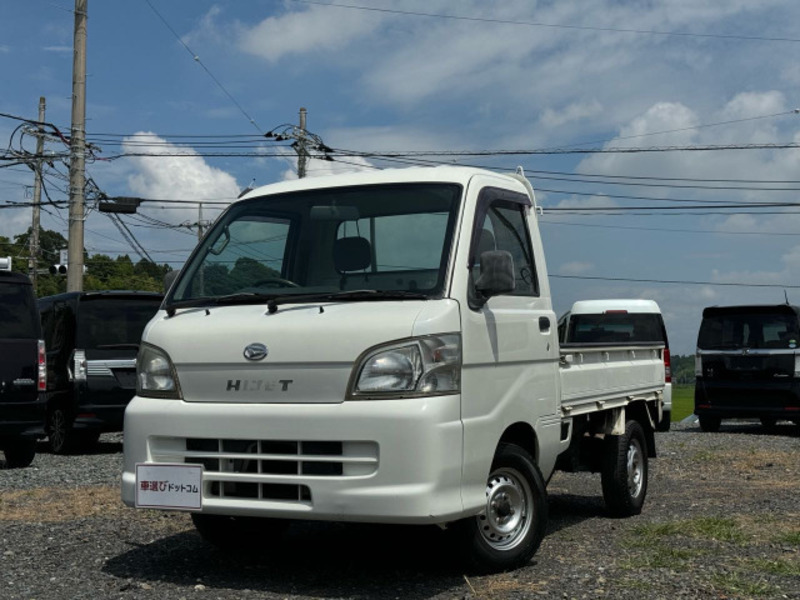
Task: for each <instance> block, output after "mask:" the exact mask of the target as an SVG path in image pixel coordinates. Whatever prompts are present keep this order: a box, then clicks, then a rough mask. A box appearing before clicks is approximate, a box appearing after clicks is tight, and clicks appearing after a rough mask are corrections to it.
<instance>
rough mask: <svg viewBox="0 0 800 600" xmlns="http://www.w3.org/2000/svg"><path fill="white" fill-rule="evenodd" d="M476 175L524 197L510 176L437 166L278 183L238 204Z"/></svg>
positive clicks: (463, 179) (464, 180)
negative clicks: (499, 182) (318, 191)
mask: <svg viewBox="0 0 800 600" xmlns="http://www.w3.org/2000/svg"><path fill="white" fill-rule="evenodd" d="M477 175H484V176H487V177H495V178H503V179H505V180H506V181H508V182H509V183H510V185H515V184H516V185H517V186H519V188H520V191H521V192H522V193H526V191H525V188H524V187H523V185H522V183H521V182H520V181H518V180H517V178H516V177H515V176H513V175H507V174H502V173H496V172H494V171H488V170H486V169H476V168H474V167H451V166H441V167H409V168H406V169H383V170H380V171H353V172H349V173H342V174H339V175H326V176H323V177H306V178H304V179H294V180H291V181H281V182H278V183H272V184H269V185H264V186H261V187H258V188H256V189H254V190H253V191H251V192H249V193H247V194H246V195H244V196H242V198H241V200H246V199H249V198H255V197H258V196H265V195H271V194H282V193H286V192H296V191H302V190H315V189H322V188H331V187H346V186H354V185H376V184H382V183H416V182H438V183H458V184H462V185H467V184H468V183H469V181H470V179H472V178H473V177H475V176H477Z"/></svg>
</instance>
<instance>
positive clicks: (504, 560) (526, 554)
mask: <svg viewBox="0 0 800 600" xmlns="http://www.w3.org/2000/svg"><path fill="white" fill-rule="evenodd" d="M546 527H547V492H546V491H545V484H544V478H543V477H542V474H541V472H540V471H539V468H538V467H537V466H536V464H535V463H534V462H533V459H532V458H531V456H530V454H528V453H527V452H526V451H525V450H523V449H522V448H520V447H519V446H516V445H513V444H501V445H500V447H499V448H498V450H497V453H496V454H495V457H494V461H493V463H492V469H491V473H489V478H488V481H487V482H486V505H485V506H484V509H483V511H482V512H481V513H480V514H479V515H477V516H476V517H470V518H467V519H464V520H463V521H460V522H459V523H458V524H457V525H456V531H457V532H458V534H459V537H460V538H461V539H460V540H459V541H460V542H462V543H461V544H460V545H459V548H460V550H461V552H462V553H463V554H464V558H465V560H466V562H467V564H468V565H469V566H470V567H471V568H472V569H474V570H476V571H479V572H498V571H507V570H510V569H516V568H518V567H521V566H523V565H525V564H527V563H528V561H529V560H530V559H531V557H532V556H533V555H534V554H535V553H536V550H537V549H538V548H539V545H540V544H541V543H542V539H543V538H544V534H545V529H546Z"/></svg>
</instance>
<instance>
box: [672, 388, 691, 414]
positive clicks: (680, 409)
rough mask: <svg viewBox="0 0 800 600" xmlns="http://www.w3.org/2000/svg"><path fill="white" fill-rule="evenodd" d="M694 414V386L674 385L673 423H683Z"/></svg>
mask: <svg viewBox="0 0 800 600" xmlns="http://www.w3.org/2000/svg"><path fill="white" fill-rule="evenodd" d="M692 413H694V384H681V385H677V384H673V385H672V421H673V422H676V421H682V420H683V419H685V418H686V417H688V416H689V415H691V414H692Z"/></svg>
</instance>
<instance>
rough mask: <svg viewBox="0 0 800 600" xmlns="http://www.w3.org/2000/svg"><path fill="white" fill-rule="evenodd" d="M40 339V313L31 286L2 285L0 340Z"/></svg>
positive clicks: (0, 284) (0, 287) (0, 288)
mask: <svg viewBox="0 0 800 600" xmlns="http://www.w3.org/2000/svg"><path fill="white" fill-rule="evenodd" d="M38 337H39V312H38V310H37V308H36V301H35V300H34V298H33V290H32V288H31V286H30V285H23V284H17V283H0V339H16V340H24V339H36V338H38Z"/></svg>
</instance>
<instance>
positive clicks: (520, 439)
mask: <svg viewBox="0 0 800 600" xmlns="http://www.w3.org/2000/svg"><path fill="white" fill-rule="evenodd" d="M500 444H514V445H515V446H519V447H520V448H522V449H523V450H525V451H526V452H527V453H528V454H530V455H531V458H533V461H534V463H536V464H537V465H538V464H539V438H538V436H537V435H536V431H535V430H534V429H533V427H532V426H531V425H530V423H525V422H523V421H518V422H516V423H513V424H511V425H509V426H508V427H506V429H505V431H503V435H501V436H500V440H499V441H498V443H497V448H499V447H500ZM497 448H495V452H497Z"/></svg>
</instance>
